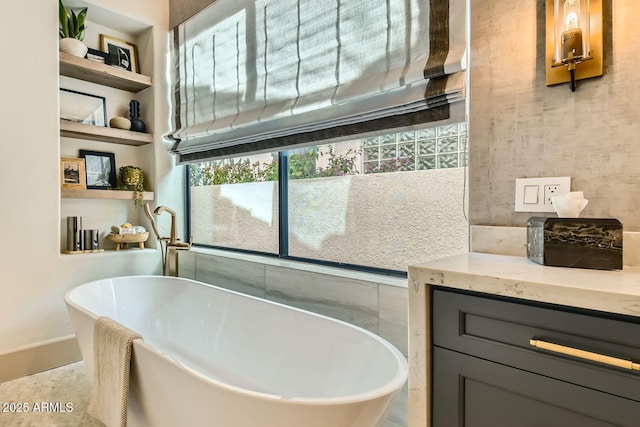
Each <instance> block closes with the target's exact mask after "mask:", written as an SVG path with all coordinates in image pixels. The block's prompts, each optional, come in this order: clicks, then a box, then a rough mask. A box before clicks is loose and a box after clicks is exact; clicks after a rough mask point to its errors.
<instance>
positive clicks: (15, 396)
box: [0, 362, 406, 427]
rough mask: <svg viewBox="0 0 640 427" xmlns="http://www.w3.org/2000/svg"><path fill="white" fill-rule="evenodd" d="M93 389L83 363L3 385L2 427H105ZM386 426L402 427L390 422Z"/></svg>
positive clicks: (0, 399)
mask: <svg viewBox="0 0 640 427" xmlns="http://www.w3.org/2000/svg"><path fill="white" fill-rule="evenodd" d="M90 387H91V386H90V385H89V381H88V380H87V375H86V371H85V369H84V363H83V362H76V363H72V364H70V365H66V366H62V367H60V368H57V369H51V370H49V371H45V372H40V373H37V374H34V375H30V376H28V377H24V378H19V379H17V380H13V381H7V382H4V383H0V405H1V406H0V426H2V427H13V426H20V427H72V426H73V427H102V426H103V424H102V423H100V422H98V421H95V420H94V419H93V418H91V417H90V416H89V415H87V413H86V411H87V405H88V403H89V392H90ZM405 388H406V385H405ZM399 397H400V396H399ZM399 400H405V399H402V398H401V399H399ZM10 403H14V404H19V403H26V404H28V406H29V411H28V412H22V413H17V412H12V410H15V406H14V405H10ZM43 403H44V405H43ZM56 405H57V406H56ZM402 406H404V405H402ZM67 408H69V409H70V410H69V409H67ZM5 410H6V411H7V412H5ZM385 427H402V426H401V425H399V424H396V423H394V422H392V421H388V422H387V423H386V424H385Z"/></svg>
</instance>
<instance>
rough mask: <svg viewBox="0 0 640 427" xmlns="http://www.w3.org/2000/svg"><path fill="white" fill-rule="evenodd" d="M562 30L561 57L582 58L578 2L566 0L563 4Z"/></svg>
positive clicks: (566, 58) (569, 58)
mask: <svg viewBox="0 0 640 427" xmlns="http://www.w3.org/2000/svg"><path fill="white" fill-rule="evenodd" d="M563 9H564V10H563V16H564V19H563V21H564V31H563V32H562V36H561V38H562V40H561V43H562V59H563V60H571V59H573V60H576V59H580V58H582V53H583V50H582V28H581V27H580V3H577V2H576V1H575V0H566V1H565V2H564V6H563Z"/></svg>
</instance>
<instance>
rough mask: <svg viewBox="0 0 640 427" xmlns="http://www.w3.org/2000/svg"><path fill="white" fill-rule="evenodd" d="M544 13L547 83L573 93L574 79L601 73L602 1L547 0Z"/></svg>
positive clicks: (574, 87)
mask: <svg viewBox="0 0 640 427" xmlns="http://www.w3.org/2000/svg"><path fill="white" fill-rule="evenodd" d="M546 16H547V25H546V27H547V54H546V68H547V70H546V77H547V86H551V85H555V84H559V83H566V82H570V84H571V92H575V90H576V80H582V79H588V78H590V77H597V76H601V75H602V56H603V55H602V0H546ZM578 64H579V65H578ZM567 70H568V71H569V72H567Z"/></svg>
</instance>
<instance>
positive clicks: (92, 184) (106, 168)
mask: <svg viewBox="0 0 640 427" xmlns="http://www.w3.org/2000/svg"><path fill="white" fill-rule="evenodd" d="M80 157H81V158H83V159H84V165H85V170H86V183H87V188H88V189H90V190H108V189H111V188H116V187H117V182H116V162H115V156H114V154H113V153H104V152H102V151H88V150H80Z"/></svg>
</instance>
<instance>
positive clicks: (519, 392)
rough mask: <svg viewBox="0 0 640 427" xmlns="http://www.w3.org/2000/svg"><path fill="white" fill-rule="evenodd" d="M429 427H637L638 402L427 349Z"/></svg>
mask: <svg viewBox="0 0 640 427" xmlns="http://www.w3.org/2000/svg"><path fill="white" fill-rule="evenodd" d="M431 408H432V420H433V423H432V426H433V427H463V426H464V427H574V426H575V427H604V426H628V427H632V426H633V427H637V426H638V425H640V418H639V415H638V414H640V403H639V402H636V401H634V400H629V399H625V398H621V397H617V396H612V395H610V394H607V393H602V392H599V391H596V390H592V389H589V388H585V387H580V386H577V385H574V384H570V383H567V382H564V381H559V380H555V379H553V378H549V377H545V376H542V375H537V374H533V373H531V372H527V371H523V370H520V369H515V368H511V367H508V366H505V365H501V364H498V363H494V362H490V361H487V360H484V359H479V358H477V357H473V356H468V355H465V354H461V353H458V352H455V351H451V350H446V349H443V348H439V347H434V350H433V402H432V406H431Z"/></svg>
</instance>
